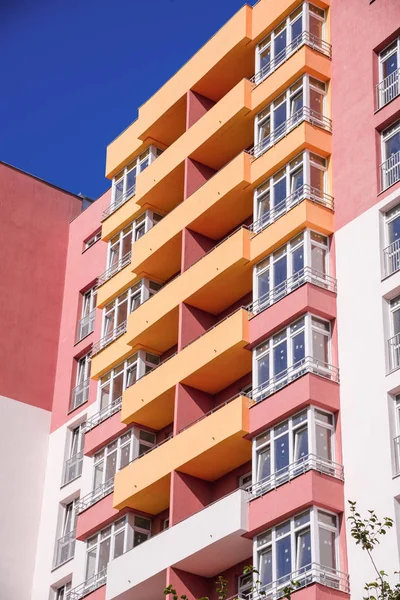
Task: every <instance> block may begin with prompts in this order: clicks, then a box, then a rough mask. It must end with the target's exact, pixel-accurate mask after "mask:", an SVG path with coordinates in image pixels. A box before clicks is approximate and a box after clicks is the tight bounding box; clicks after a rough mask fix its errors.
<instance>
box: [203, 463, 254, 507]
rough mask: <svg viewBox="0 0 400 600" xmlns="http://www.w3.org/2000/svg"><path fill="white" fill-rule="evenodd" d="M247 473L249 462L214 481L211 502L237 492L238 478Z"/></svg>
mask: <svg viewBox="0 0 400 600" xmlns="http://www.w3.org/2000/svg"><path fill="white" fill-rule="evenodd" d="M248 473H251V460H250V461H249V462H247V463H245V464H244V465H241V466H240V467H238V468H237V469H233V471H230V472H229V473H227V474H226V475H224V476H223V477H221V478H220V479H217V480H216V481H214V482H213V484H212V502H216V501H217V500H219V499H220V498H223V497H224V496H227V495H228V494H230V493H232V492H234V491H235V490H237V489H238V487H239V480H240V477H241V476H242V475H247V474H248Z"/></svg>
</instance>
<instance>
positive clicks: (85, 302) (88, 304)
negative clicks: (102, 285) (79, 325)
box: [81, 285, 97, 319]
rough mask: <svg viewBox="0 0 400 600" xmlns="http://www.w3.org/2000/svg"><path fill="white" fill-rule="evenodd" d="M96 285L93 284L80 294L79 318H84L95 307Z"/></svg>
mask: <svg viewBox="0 0 400 600" xmlns="http://www.w3.org/2000/svg"><path fill="white" fill-rule="evenodd" d="M96 299H97V287H96V286H95V285H94V286H93V287H91V288H90V289H89V290H87V291H86V292H83V294H82V310H81V319H84V318H85V317H87V316H88V315H90V313H91V312H92V311H93V310H94V309H95V308H96Z"/></svg>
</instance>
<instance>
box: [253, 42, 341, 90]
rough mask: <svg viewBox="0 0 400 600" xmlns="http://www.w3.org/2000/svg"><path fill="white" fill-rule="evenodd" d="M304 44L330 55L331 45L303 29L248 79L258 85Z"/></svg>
mask: <svg viewBox="0 0 400 600" xmlns="http://www.w3.org/2000/svg"><path fill="white" fill-rule="evenodd" d="M304 45H306V46H309V47H310V48H312V49H313V50H317V51H318V52H322V54H325V55H326V56H328V57H329V58H330V57H331V55H332V46H331V45H330V44H328V42H325V41H324V40H322V39H321V38H319V37H317V36H316V35H314V34H312V33H310V32H309V31H303V33H301V34H300V35H298V36H297V37H296V38H295V39H294V40H293V41H292V42H291V43H290V44H288V45H287V46H286V48H284V49H283V50H281V51H280V52H279V53H278V54H277V55H276V56H275V57H274V59H273V60H271V62H270V63H269V64H268V65H265V66H264V67H263V68H262V69H260V71H258V72H257V73H256V74H255V75H253V77H252V78H251V79H250V81H251V82H252V83H254V85H258V84H259V83H261V82H262V81H264V79H266V78H267V77H268V75H271V73H273V72H274V71H275V70H276V69H277V68H278V67H279V66H280V65H281V64H282V63H284V62H285V61H286V60H287V59H288V58H290V56H292V54H293V53H294V52H296V51H297V50H299V49H300V48H301V47H302V46H304Z"/></svg>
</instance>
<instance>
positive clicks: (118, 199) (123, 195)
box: [111, 146, 162, 210]
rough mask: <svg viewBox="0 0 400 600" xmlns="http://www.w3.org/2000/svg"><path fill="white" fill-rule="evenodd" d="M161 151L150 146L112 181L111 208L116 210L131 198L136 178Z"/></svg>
mask: <svg viewBox="0 0 400 600" xmlns="http://www.w3.org/2000/svg"><path fill="white" fill-rule="evenodd" d="M161 153H162V150H161V149H160V148H156V147H155V146H150V147H149V148H147V150H145V152H143V154H141V155H140V156H138V157H137V158H135V160H134V161H132V162H131V163H130V164H129V165H128V166H127V167H125V169H124V170H123V171H121V172H120V173H118V175H116V176H115V177H114V179H113V183H112V191H111V206H112V207H113V208H114V210H116V209H117V208H118V207H119V206H121V205H122V204H123V203H124V202H126V201H127V200H129V198H131V197H132V196H133V195H134V193H135V190H136V177H137V175H139V173H141V172H142V171H144V170H145V169H147V167H148V166H149V164H150V163H152V162H153V161H154V160H155V159H156V158H157V157H158V156H160V154H161Z"/></svg>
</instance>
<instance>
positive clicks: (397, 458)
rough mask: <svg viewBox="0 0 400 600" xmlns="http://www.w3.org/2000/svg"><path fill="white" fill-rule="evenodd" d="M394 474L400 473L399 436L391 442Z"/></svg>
mask: <svg viewBox="0 0 400 600" xmlns="http://www.w3.org/2000/svg"><path fill="white" fill-rule="evenodd" d="M393 449H394V466H395V474H396V475H398V474H399V473H400V435H398V436H397V437H395V438H394V440H393Z"/></svg>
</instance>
